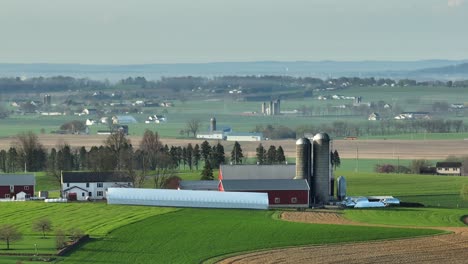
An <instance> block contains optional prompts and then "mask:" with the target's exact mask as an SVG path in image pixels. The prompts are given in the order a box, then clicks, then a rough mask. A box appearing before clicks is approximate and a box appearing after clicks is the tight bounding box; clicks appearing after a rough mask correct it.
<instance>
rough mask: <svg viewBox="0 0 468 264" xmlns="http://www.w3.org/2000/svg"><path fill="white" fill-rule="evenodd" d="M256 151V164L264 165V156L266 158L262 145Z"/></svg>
mask: <svg viewBox="0 0 468 264" xmlns="http://www.w3.org/2000/svg"><path fill="white" fill-rule="evenodd" d="M256 151H257V155H256V156H257V163H258V164H264V163H265V156H266V150H265V148H264V147H263V145H262V143H260V144H259V145H258V147H257V149H256Z"/></svg>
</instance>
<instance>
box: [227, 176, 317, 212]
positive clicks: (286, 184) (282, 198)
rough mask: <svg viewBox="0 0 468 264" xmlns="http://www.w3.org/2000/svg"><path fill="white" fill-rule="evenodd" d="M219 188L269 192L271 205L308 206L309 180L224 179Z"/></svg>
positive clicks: (230, 190)
mask: <svg viewBox="0 0 468 264" xmlns="http://www.w3.org/2000/svg"><path fill="white" fill-rule="evenodd" d="M219 190H220V191H224V192H259V193H267V194H268V203H269V206H270V207H294V208H296V207H308V206H309V191H310V188H309V184H308V183H307V180H305V179H304V180H275V179H270V180H268V179H267V180H223V181H221V183H220V185H219Z"/></svg>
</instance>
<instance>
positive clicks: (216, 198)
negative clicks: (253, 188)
mask: <svg viewBox="0 0 468 264" xmlns="http://www.w3.org/2000/svg"><path fill="white" fill-rule="evenodd" d="M107 203H108V204H128V205H150V206H170V207H201V208H239V209H263V210H266V209H268V194H267V193H250V192H214V191H188V190H161V189H140V188H138V189H137V188H109V189H108V191H107Z"/></svg>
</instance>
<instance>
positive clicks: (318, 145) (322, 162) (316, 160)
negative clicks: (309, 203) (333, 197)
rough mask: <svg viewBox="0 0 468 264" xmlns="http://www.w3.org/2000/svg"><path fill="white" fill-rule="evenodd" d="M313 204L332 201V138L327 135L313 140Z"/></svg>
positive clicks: (321, 135) (319, 134)
mask: <svg viewBox="0 0 468 264" xmlns="http://www.w3.org/2000/svg"><path fill="white" fill-rule="evenodd" d="M312 147H313V177H312V182H313V184H312V186H313V190H314V191H313V194H314V198H313V202H314V203H315V204H323V203H327V202H328V201H329V199H330V193H331V192H330V180H331V178H332V177H331V165H330V137H329V136H328V134H326V133H318V134H317V135H315V136H314V138H313V143H312Z"/></svg>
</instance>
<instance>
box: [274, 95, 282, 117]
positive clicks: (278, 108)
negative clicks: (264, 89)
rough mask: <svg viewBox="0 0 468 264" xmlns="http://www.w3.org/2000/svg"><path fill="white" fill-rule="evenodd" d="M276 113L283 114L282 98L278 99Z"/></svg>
mask: <svg viewBox="0 0 468 264" xmlns="http://www.w3.org/2000/svg"><path fill="white" fill-rule="evenodd" d="M275 114H276V115H279V114H281V101H280V99H276V109H275Z"/></svg>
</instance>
